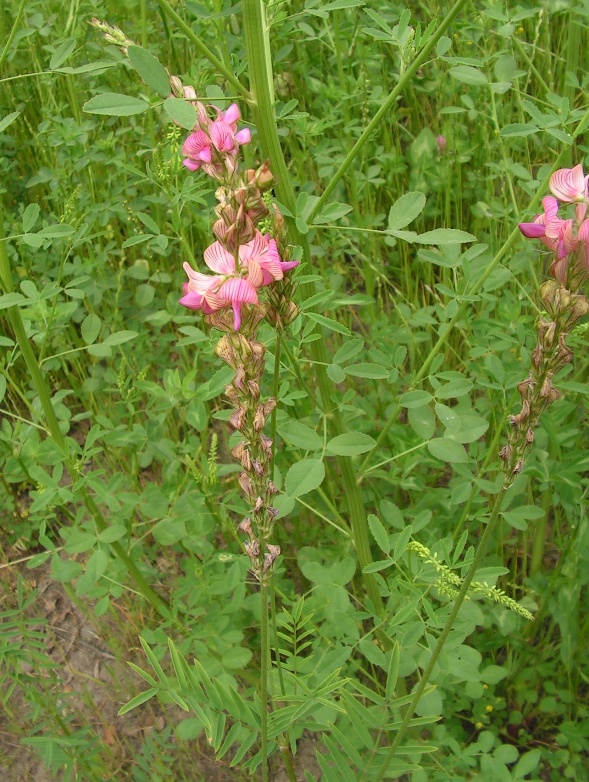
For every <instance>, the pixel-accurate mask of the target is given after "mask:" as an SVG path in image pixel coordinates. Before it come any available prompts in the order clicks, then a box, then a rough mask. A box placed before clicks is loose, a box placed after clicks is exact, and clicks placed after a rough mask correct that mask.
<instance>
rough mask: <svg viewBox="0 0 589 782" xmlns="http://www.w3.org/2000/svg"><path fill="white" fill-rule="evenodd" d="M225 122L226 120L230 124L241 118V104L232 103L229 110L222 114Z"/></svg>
mask: <svg viewBox="0 0 589 782" xmlns="http://www.w3.org/2000/svg"><path fill="white" fill-rule="evenodd" d="M221 117H222V119H223V122H226V123H227V124H228V125H233V123H235V122H237V121H238V120H240V119H241V114H240V113H239V106H238V105H237V103H232V104H231V106H229V108H228V109H227V111H226V112H225V113H224V114H222V115H221Z"/></svg>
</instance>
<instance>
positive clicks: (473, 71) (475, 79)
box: [450, 65, 488, 87]
mask: <svg viewBox="0 0 589 782" xmlns="http://www.w3.org/2000/svg"><path fill="white" fill-rule="evenodd" d="M450 74H451V75H452V76H453V77H454V78H455V79H456V80H457V81H461V82H462V83H463V84H472V85H473V86H475V87H480V86H482V85H483V84H487V82H488V79H487V77H486V76H485V74H484V73H483V72H482V71H480V70H479V69H478V68H473V67H472V65H456V66H455V67H454V68H450Z"/></svg>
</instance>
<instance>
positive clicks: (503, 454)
mask: <svg viewBox="0 0 589 782" xmlns="http://www.w3.org/2000/svg"><path fill="white" fill-rule="evenodd" d="M511 454H512V450H511V446H510V445H504V446H503V448H502V449H501V450H500V451H499V458H500V459H503V461H504V462H508V461H509V460H510V459H511Z"/></svg>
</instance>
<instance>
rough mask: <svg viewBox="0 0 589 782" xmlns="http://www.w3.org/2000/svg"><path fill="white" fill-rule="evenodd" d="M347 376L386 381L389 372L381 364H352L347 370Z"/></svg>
mask: <svg viewBox="0 0 589 782" xmlns="http://www.w3.org/2000/svg"><path fill="white" fill-rule="evenodd" d="M345 373H346V375H351V376H352V377H366V378H370V379H372V380H385V379H386V378H387V377H388V376H389V370H388V369H385V367H382V366H380V364H369V363H366V364H351V365H350V366H349V367H346V368H345Z"/></svg>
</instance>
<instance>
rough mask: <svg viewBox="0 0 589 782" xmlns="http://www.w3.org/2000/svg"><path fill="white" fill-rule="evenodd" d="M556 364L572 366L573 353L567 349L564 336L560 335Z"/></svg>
mask: <svg viewBox="0 0 589 782" xmlns="http://www.w3.org/2000/svg"><path fill="white" fill-rule="evenodd" d="M557 358H558V363H559V364H561V365H562V366H564V365H565V364H572V362H573V358H574V355H573V351H572V350H571V349H570V348H569V347H568V345H567V343H566V335H565V334H561V335H560V337H559V338H558V354H557Z"/></svg>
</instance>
